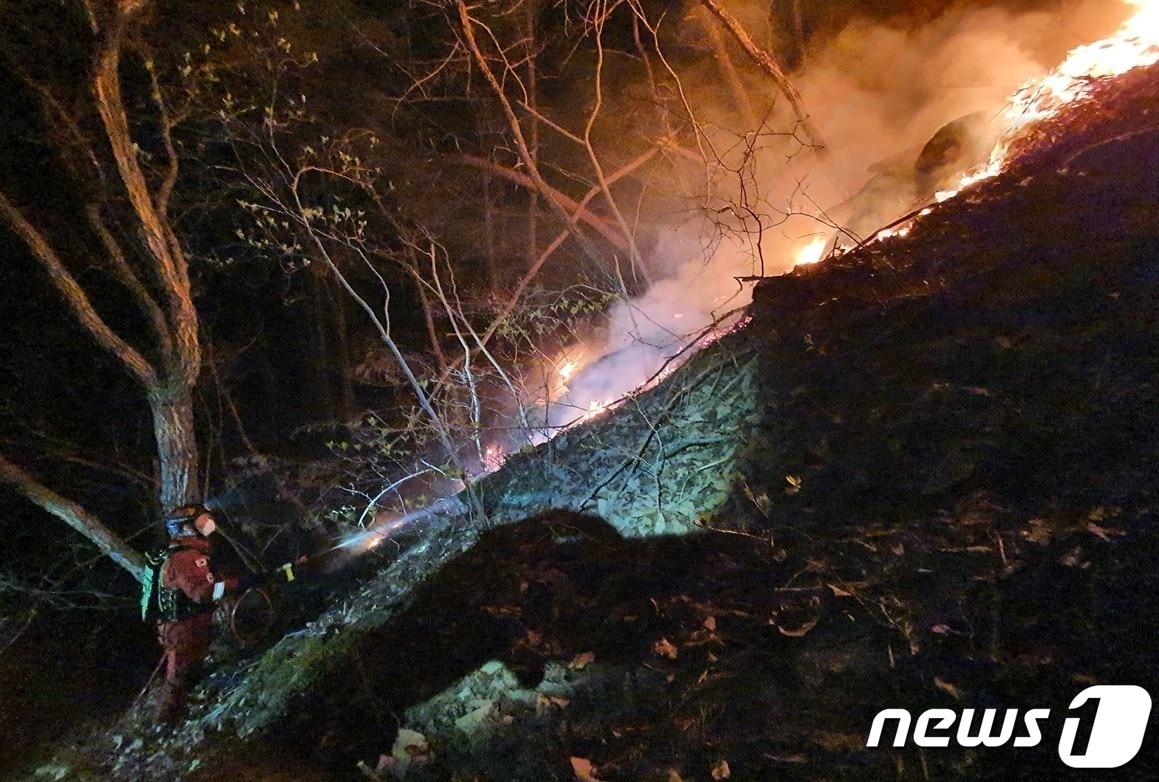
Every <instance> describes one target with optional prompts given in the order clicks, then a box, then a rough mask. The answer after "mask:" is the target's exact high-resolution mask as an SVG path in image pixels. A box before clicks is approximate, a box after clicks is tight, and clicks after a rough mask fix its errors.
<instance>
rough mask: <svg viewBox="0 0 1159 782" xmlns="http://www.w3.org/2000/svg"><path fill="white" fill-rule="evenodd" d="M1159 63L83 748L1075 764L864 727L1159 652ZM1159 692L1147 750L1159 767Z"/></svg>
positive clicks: (122, 752)
mask: <svg viewBox="0 0 1159 782" xmlns="http://www.w3.org/2000/svg"><path fill="white" fill-rule="evenodd" d="M1157 79H1159V68H1150V69H1146V70H1139V71H1135V72H1132V73H1130V74H1128V75H1127V76H1126V77H1123V78H1121V79H1118V80H1117V81H1115V82H1114V83H1107V84H1102V85H1097V86H1096V87H1095V89H1094V90H1093V95H1092V97H1091V98H1090V99H1089V100H1088V101H1086V102H1084V103H1082V104H1079V105H1076V106H1074V107H1072V109H1070V110H1068V111H1067V112H1066V113H1064V114H1063V115H1061V116H1060V117H1058V118H1056V119H1055V120H1052V121H1050V122H1049V123H1047V124H1046V125H1044V126H1042V127H1041V128H1039V131H1038V133H1037V135H1036V136H1035V137H1034V138H1031V139H1028V140H1026V141H1025V142H1024V143H1023V145H1022V147H1021V149H1020V150H1019V151H1018V153H1017V156H1016V158H1015V160H1014V162H1013V164H1012V165H1011V166H1010V167H1009V169H1008V170H1007V171H1006V172H1005V173H1003V174H1002V175H1000V176H999V177H997V178H995V179H992V180H989V181H987V182H984V183H981V184H980V185H979V186H977V187H976V188H974V189H972V190H970V191H967V192H966V193H963V194H962V195H961V196H959V197H958V198H956V199H954V200H952V201H950V202H947V203H946V204H943V205H941V206H940V207H938V208H936V209H935V210H934V211H933V212H932V213H931V214H930V215H928V216H927V217H924V218H923V219H921V220H920V221H919V222H917V223H916V224H914V225H913V226H912V229H911V230H910V232H909V234H908V236H906V237H904V238H901V237H899V238H895V239H890V240H886V241H882V242H878V243H875V244H871V245H868V246H866V247H863V248H860V249H858V250H857V251H855V252H853V253H850V254H848V255H845V256H842V257H841V258H839V259H834V260H830V261H828V262H826V263H824V264H822V265H819V266H817V267H810V268H808V269H805V270H801V271H798V272H797V273H794V274H791V275H787V276H784V277H780V278H776V279H771V280H768V281H766V282H764V283H763V284H762V285H761V286H760V287H759V288H758V291H757V295H756V298H755V301H754V304H753V306H752V308H751V316H752V320H751V323H750V324H749V325H748V326H747V327H746V328H745V329H743V330H741V331H738V332H736V333H734V334H732V335H729V336H728V337H725V338H724V339H722V340H721V341H719V342H717V343H716V344H714V345H713V346H711V347H710V348H707V349H705V350H704V351H702V352H701V353H700V354H698V355H697V356H696V357H695V358H694V359H693V360H691V361H690V362H689V363H688V364H687V365H685V366H684V367H682V368H681V369H680V370H679V371H678V372H676V373H675V374H674V375H673V376H672V377H671V378H670V379H669V380H668V381H666V382H665V383H664V384H662V385H660V386H658V387H657V388H655V389H653V390H652V391H649V392H648V393H646V394H642V395H641V396H639V397H638V398H636V399H634V400H631V401H630V402H629V403H627V404H625V405H624V406H623V407H621V408H620V409H619V410H617V411H615V412H614V413H612V414H610V415H608V416H606V417H604V418H602V419H599V420H596V421H593V422H591V423H589V424H587V425H584V426H582V427H579V428H577V429H575V430H572V431H570V432H568V433H566V434H565V435H563V436H561V437H560V438H557V439H556V440H555V441H553V442H552V443H550V444H547V445H545V446H543V447H541V448H540V449H538V450H536V451H535V452H533V453H527V454H520V455H516V456H515V457H513V458H512V459H511V460H510V461H509V462H508V463H507V465H505V467H504V468H503V470H501V471H500V472H499V473H497V474H495V475H494V476H491V477H490V478H488V479H487V480H485V481H483V482H481V483H480V484H479V489H480V492H481V496H482V501H483V504H484V506H485V508H486V510H487V513H488V518H489V528H488V529H486V530H480V529H479V527H478V525H472V524H470V523H469V522H468V520H467V519H466V518H465V517H464V515H463V513H462V505H461V504H458V503H454V502H449V503H446V504H444V505H443V506H441V507H440V509H439V510H440V512H439V513H436V514H433V515H432V517H431V518H430V519H428V520H427V521H426V522H425V523H424V525H423V526H422V528H421V530H420V534H419V536H418V538H417V540H416V541H414V542H412V543H411V544H410V545H409V546H408V547H406V548H404V549H403V550H402V552H401V554H400V555H399V556H398V558H397V559H395V560H394V561H393V562H391V563H389V564H388V565H386V566H385V567H384V568H383V569H381V570H380V571H378V572H377V573H376V575H375V576H374V577H373V578H370V579H369V580H368V581H367V582H366V583H364V584H363V585H362V586H360V587H359V588H358V589H357V590H355V591H354V592H352V593H350V594H349V595H347V596H346V598H345V599H344V600H341V601H339V602H338V603H337V604H335V605H332V606H331V607H330V608H329V609H328V610H327V611H326V612H325V613H323V614H322V615H321V616H319V617H317V618H315V619H314V620H313V621H311V622H310V623H308V624H307V625H305V626H304V627H303V628H301V629H300V630H298V631H297V632H295V633H292V634H290V635H287V636H286V637H285V638H283V639H281V640H280V641H279V642H278V643H277V644H275V645H274V646H273V647H272V648H270V649H268V650H267V651H265V653H264V654H263V655H262V656H261V657H259V658H256V659H251V660H247V661H244V662H242V663H237V664H235V665H233V666H225V667H223V668H221V669H220V670H219V671H218V672H217V673H216V674H215V675H214V676H213V677H212V678H211V679H210V681H209V682H208V683H207V685H206V688H205V689H206V699H205V702H204V703H202V704H201V705H200V706H198V707H197V709H196V710H195V712H194V714H193V715H192V718H191V720H190V722H189V723H188V724H187V725H186V726H185V727H184V728H183V729H182V731H180V732H179V733H178V734H176V735H173V736H167V737H161V736H158V735H156V734H146V735H144V736H142V739H141V741H140V742H132V741H131V740H129V739H125V740H123V741H121V742H114V741H113V739H112V737H113V736H114V735H117V736H128V735H130V733H129V732H130V731H133V730H136V729H137V728H139V727H140V724H141V723H140V719H139V717H138V716H136V715H132V714H131V715H128V716H127V717H126V718H125V721H124V722H123V724H121V725H119V726H115V727H113V728H111V729H104V730H102V731H101V732H99V733H98V734H97V735H95V736H94V737H90V738H89V739H88V740H87V741H86V742H84V743H82V744H81V745H80V747H79V748H78V749H77V750H75V751H71V752H70V751H66V750H62V751H61V753H60V756H59V758H58V761H59V763H60V764H61V765H60V768H64V767H66V766H67V767H68V768H70V769H71V770H72V771H73V772H74V773H76V774H81V775H83V773H85V772H83V771H82V769H91V773H93V774H97V775H107V774H111V775H114V776H119V777H121V778H133V779H141V778H156V779H173V778H177V777H188V778H198V779H220V778H246V777H247V776H248V777H250V778H279V777H281V778H287V779H289V778H295V779H310V778H334V777H337V778H346V777H353V776H357V775H359V771H358V770H357V767H356V764H357V763H358V762H360V761H362V762H364V764H366V770H365V772H363V773H364V774H365V775H373V774H376V773H377V774H379V775H380V776H381V778H384V779H385V778H391V776H390V775H391V773H392V769H393V771H394V772H401V770H402V769H403V768H404V767H408V766H409V768H408V770H407V775H406V778H407V779H418V780H425V779H431V780H436V779H439V780H445V779H452V778H456V779H495V780H499V779H503V780H517V779H526V780H546V779H573V778H576V777H577V776H579V778H584V777H583V776H582V775H581V774H580V772H583V773H586V774H588V775H589V776H588V778H596V779H601V780H619V779H624V780H636V779H658V780H673V779H685V780H698V779H716V778H725V777H724V774H725V773H726V771H725V769H726V767H727V773H728V774H730V775H731V777H730V778H733V779H745V780H762V779H773V778H777V779H784V778H788V779H838V778H840V779H848V778H868V779H876V778H890V779H894V778H901V779H923V778H932V777H944V776H947V775H950V776H953V775H961V776H968V777H969V778H972V779H979V778H992V779H1008V778H1011V777H1024V778H1043V779H1057V778H1059V775H1060V773H1062V772H1063V771H1065V770H1066V769H1065V768H1064V767H1063V766H1062V765H1061V764H1060V762H1059V761H1058V758H1057V757H1056V756H1055V749H1054V747H1055V746H1056V745H1057V738H1055V737H1054V735H1052V734H1049V733H1048V735H1047V740H1046V741H1044V742H1043V744H1042V745H1041V746H1040V747H1039V748H1036V749H1025V750H978V751H968V750H953V749H950V750H943V751H937V752H925V751H921V750H917V749H914V748H905V749H897V750H895V749H892V748H888V749H886V748H882V749H866V748H865V739H866V736H867V733H868V729H869V725H870V723H871V721H872V718H873V715H874V713H876V712H877V711H878V710H880V709H882V708H886V707H898V706H904V707H908V708H911V709H914V710H917V711H920V710H923V709H927V708H931V707H935V706H945V707H949V708H955V709H960V708H964V707H977V708H985V707H998V706H1001V707H1009V708H1031V707H1044V708H1051V709H1052V710H1054V711H1056V712H1058V713H1061V712H1062V711H1064V710H1065V709H1066V706H1067V704H1068V702H1069V700H1070V698H1071V697H1073V695H1075V694H1076V693H1077V692H1079V691H1080V690H1081V689H1083V687H1085V686H1087V685H1088V684H1090V683H1114V684H1138V685H1142V686H1145V687H1151V686H1152V685H1154V684H1155V683H1156V682H1155V678H1156V677H1155V674H1154V673H1153V672H1152V668H1153V662H1154V660H1155V659H1159V658H1157V655H1159V619H1156V617H1159V529H1157V528H1156V522H1157V518H1156V514H1157V512H1159V505H1157V497H1156V492H1157V490H1159V480H1157V477H1156V476H1157V475H1159V387H1157V383H1159V381H1157V378H1159V328H1157V325H1159V324H1157V323H1156V318H1157V315H1156V312H1157V311H1159V307H1157V305H1159V296H1157V293H1159V206H1157V204H1159V177H1156V174H1155V172H1156V171H1159V95H1157V90H1156V86H1155V85H1156V84H1157V83H1159V81H1157ZM516 522H518V523H516ZM688 533H691V534H688ZM1152 691H1153V692H1155V690H1154V689H1152ZM1153 722H1154V718H1153ZM1154 728H1155V726H1154V725H1152V726H1151V736H1150V740H1149V742H1148V743H1147V744H1145V745H1144V751H1143V754H1142V755H1141V756H1140V757H1139V758H1137V759H1136V760H1135V761H1134V762H1133V763H1132V764H1131V765H1130V766H1128V767H1127V768H1126V769H1124V770H1121V771H1120V772H1116V773H1117V774H1118V776H1117V777H1116V778H1118V779H1124V778H1132V777H1135V778H1140V779H1143V778H1153V777H1154V775H1155V774H1156V772H1157V771H1159V765H1156V758H1155V757H1154V754H1155V740H1154V739H1155V736H1154ZM408 746H409V747H410V750H408V749H407V747H408ZM392 748H393V749H394V750H395V751H394V753H393V754H392V751H391V750H392ZM380 755H381V756H382V757H381V758H380ZM588 764H590V766H589V765H588ZM376 767H378V768H380V771H378V772H376V771H375V770H374V769H375V768H376Z"/></svg>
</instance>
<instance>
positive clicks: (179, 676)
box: [156, 505, 289, 723]
mask: <svg viewBox="0 0 1159 782" xmlns="http://www.w3.org/2000/svg"><path fill="white" fill-rule="evenodd" d="M216 527H217V524H216V522H215V521H214V518H213V514H212V513H211V512H210V511H209V509H208V508H206V507H205V506H203V505H185V506H182V507H180V508H176V509H174V510H173V511H172V512H170V513H169V514H168V515H167V516H166V517H165V529H166V532H167V533H168V534H169V548H168V550H167V551H166V552H165V555H164V562H163V563H162V564H161V566H160V573H159V577H158V582H159V583H158V587H159V589H158V594H157V596H156V599H157V604H158V606H159V616H160V618H159V620H158V622H157V637H158V640H159V641H160V642H161V647H162V649H163V650H164V655H165V680H164V682H163V684H162V687H161V697H160V699H159V700H158V702H157V711H156V716H157V719H158V721H159V722H164V723H172V722H174V721H175V720H176V719H177V717H178V716H179V715H180V713H181V711H182V707H183V706H184V703H185V695H186V692H187V691H188V689H189V687H190V686H191V685H192V684H193V683H194V682H195V681H196V679H197V676H198V674H199V673H200V668H201V665H202V663H203V661H204V660H205V656H206V654H207V653H208V652H209V642H210V640H211V639H212V631H213V609H214V607H215V606H216V604H217V602H218V601H220V600H221V599H222V598H223V597H224V596H225V595H227V594H231V593H238V592H244V591H245V590H246V589H248V588H249V587H251V586H253V585H254V584H256V583H257V582H258V581H259V580H260V579H261V578H262V577H261V576H260V575H258V574H249V575H246V576H243V577H241V578H224V577H222V576H221V575H220V574H219V573H217V572H216V571H215V569H214V567H213V564H212V557H211V555H212V550H213V545H212V540H211V536H212V535H213V532H214V530H215V529H216ZM288 577H289V576H288V575H287V578H288Z"/></svg>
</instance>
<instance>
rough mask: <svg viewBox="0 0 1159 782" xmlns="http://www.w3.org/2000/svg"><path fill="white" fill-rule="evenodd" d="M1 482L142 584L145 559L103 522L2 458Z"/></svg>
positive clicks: (0, 466) (0, 461)
mask: <svg viewBox="0 0 1159 782" xmlns="http://www.w3.org/2000/svg"><path fill="white" fill-rule="evenodd" d="M0 482H3V483H6V484H8V485H10V486H12V487H13V488H14V489H16V491H18V492H20V493H21V494H23V495H24V496H25V497H26V498H27V499H28V500H29V501H30V502H32V503H34V504H35V505H38V506H40V507H41V508H43V509H44V510H46V511H48V512H49V513H51V514H52V515H54V516H56V517H57V518H59V519H60V520H62V521H63V522H64V523H65V524H68V525H69V526H70V527H72V528H73V529H74V530H76V531H77V532H79V533H80V534H82V535H84V536H85V537H86V538H88V539H89V541H90V542H92V543H93V545H95V546H96V547H97V548H99V549H100V550H101V552H102V553H104V554H106V555H108V557H109V558H110V559H112V560H113V561H114V562H116V563H117V564H118V565H120V566H121V567H123V568H124V569H125V570H127V571H129V573H131V574H132V576H133V578H135V579H137V580H138V581H140V580H142V579H143V578H144V574H145V558H144V557H143V556H141V554H140V553H139V552H138V551H137V550H136V549H134V548H132V547H131V546H129V544H127V543H125V541H123V540H122V539H121V538H120V537H119V536H118V535H117V534H116V533H115V532H113V531H112V530H111V529H109V528H108V527H106V526H105V525H104V524H103V523H102V522H101V520H100V519H98V518H97V517H96V516H94V515H93V514H91V513H89V512H88V511H87V510H85V509H84V508H82V507H81V506H80V505H77V504H76V503H75V502H72V501H71V500H67V499H65V498H64V497H62V496H60V495H59V494H57V493H56V492H54V491H52V490H51V489H49V488H48V487H46V486H44V485H43V484H42V483H40V482H39V481H37V480H36V479H35V478H33V477H32V476H31V475H29V474H28V473H27V472H25V471H24V470H23V469H21V468H20V467H17V466H16V465H15V464H13V463H12V462H10V461H8V459H6V458H5V457H4V456H3V455H0Z"/></svg>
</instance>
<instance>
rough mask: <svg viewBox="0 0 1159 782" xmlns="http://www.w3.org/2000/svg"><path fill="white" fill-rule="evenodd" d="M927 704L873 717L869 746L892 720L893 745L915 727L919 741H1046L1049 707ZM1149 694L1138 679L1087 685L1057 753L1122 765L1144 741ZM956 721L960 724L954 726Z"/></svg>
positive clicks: (1075, 763) (1094, 763)
mask: <svg viewBox="0 0 1159 782" xmlns="http://www.w3.org/2000/svg"><path fill="white" fill-rule="evenodd" d="M1001 711H1002V713H1001V716H1000V714H999V712H1000V710H999V709H983V710H982V711H981V713H979V712H978V710H976V709H962V710H961V712H957V711H954V710H953V709H927V710H926V711H923V712H922V713H921V714H919V715H918V717H917V719H916V720H914V719H913V717H912V715H911V714H910V713H909V711H907V710H906V709H883V710H881V711H879V712H878V713H877V716H875V717H874V718H873V726H872V727H871V728H870V730H869V739H868V740H867V741H866V742H865V745H866V746H867V747H877V746H880V745H881V741H882V737H883V735H884V734H885V732H886V728H887V726H889V725H890V724H891V723H893V725H894V727H895V729H894V733H893V742H892V744H893V746H894V747H904V746H905V745H906V742H907V741H908V740H909V739H910V736H911V734H910V728H911V727H912V728H913V734H912V737H913V743H914V745H915V746H918V747H928V748H936V747H948V746H950V744H951V742H953V743H955V744H957V745H958V746H960V747H1002V746H1006V745H1007V744H1010V745H1011V746H1014V747H1036V746H1038V745H1039V744H1040V743H1041V742H1042V735H1043V731H1042V727H1041V724H1042V723H1044V722H1046V721H1047V720H1049V719H1050V709H1030V710H1028V711H1026V712H1024V713H1022V715H1021V716H1022V718H1021V719H1019V713H1020V712H1019V710H1018V709H1004V710H1001ZM1150 715H1151V696H1150V695H1149V694H1148V693H1147V691H1146V690H1144V689H1143V688H1142V687H1136V686H1134V685H1109V684H1101V685H1097V686H1094V687H1088V688H1086V689H1085V690H1083V691H1082V692H1080V693H1079V694H1078V695H1076V696H1075V698H1074V700H1072V701H1071V702H1070V708H1069V711H1068V714H1067V715H1066V717H1065V719H1064V721H1063V724H1062V732H1061V736H1060V738H1059V743H1058V756H1059V758H1060V759H1061V760H1062V762H1063V763H1065V764H1066V765H1068V766H1070V767H1071V768H1118V767H1119V766H1122V765H1125V764H1126V763H1128V762H1130V760H1131V759H1132V758H1134V757H1135V755H1137V754H1138V753H1139V749H1140V748H1141V747H1142V746H1143V735H1144V734H1145V733H1146V732H1147V719H1148V717H1150ZM955 723H956V727H955Z"/></svg>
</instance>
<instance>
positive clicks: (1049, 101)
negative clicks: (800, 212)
mask: <svg viewBox="0 0 1159 782" xmlns="http://www.w3.org/2000/svg"><path fill="white" fill-rule="evenodd" d="M1123 2H1125V3H1127V4H1129V5H1132V6H1135V7H1136V8H1138V9H1139V10H1138V11H1137V12H1136V13H1135V15H1134V16H1132V17H1131V18H1130V19H1128V20H1127V21H1126V22H1124V23H1123V24H1122V25H1121V26H1120V27H1119V29H1118V30H1117V31H1116V32H1115V33H1114V34H1113V35H1111V36H1110V37H1108V38H1104V39H1102V40H1100V41H1096V42H1094V43H1090V44H1085V45H1083V46H1078V47H1076V48H1074V49H1071V51H1070V52H1069V53H1068V54H1067V56H1066V59H1064V60H1063V61H1062V63H1061V64H1059V65H1058V66H1057V67H1056V68H1055V69H1054V70H1052V71H1050V72H1049V73H1047V74H1046V75H1044V76H1041V77H1039V78H1037V79H1031V80H1030V81H1028V82H1026V83H1025V84H1023V85H1022V86H1021V87H1019V88H1018V89H1017V90H1016V91H1015V92H1014V93H1013V94H1012V95H1011V96H1010V97H1009V98H1008V99H1007V102H1006V108H1005V110H1004V111H1003V112H1002V113H1001V115H1000V121H1001V123H1002V128H1001V133H1000V135H999V138H998V142H997V143H996V144H995V145H994V149H993V150H992V151H991V153H990V159H989V161H988V162H987V163H985V164H983V165H982V166H979V167H978V168H976V169H974V170H972V171H967V172H965V173H964V174H963V175H962V176H961V178H960V180H959V182H958V187H957V188H956V189H952V190H943V191H939V192H937V193H935V195H934V199H935V200H936V201H937V202H938V203H939V204H940V203H944V202H945V201H949V200H950V199H952V198H954V197H956V196H957V195H958V194H959V193H960V192H962V191H963V190H965V189H966V188H968V187H970V186H971V185H973V184H976V183H977V182H981V181H982V180H985V179H989V178H991V177H994V176H997V175H998V174H1000V173H1002V171H1003V170H1004V169H1005V168H1006V165H1007V163H1008V161H1009V157H1010V151H1011V148H1012V147H1013V145H1014V142H1015V141H1017V140H1018V139H1019V138H1022V137H1023V136H1024V135H1025V134H1026V132H1027V131H1028V130H1029V129H1030V128H1031V127H1033V126H1034V125H1036V124H1038V123H1039V122H1042V121H1043V120H1046V119H1050V118H1051V117H1054V116H1056V115H1057V114H1058V113H1059V112H1060V111H1061V110H1062V109H1063V108H1064V107H1065V106H1067V105H1068V104H1071V103H1074V102H1075V101H1078V100H1081V99H1082V98H1084V97H1086V96H1087V94H1088V92H1089V91H1090V86H1091V83H1092V82H1094V81H1095V80H1098V79H1107V78H1114V77H1116V76H1121V75H1123V74H1124V73H1126V72H1127V71H1130V70H1134V69H1135V68H1142V67H1146V66H1149V65H1154V64H1155V63H1157V62H1159V0H1123ZM930 211H931V210H930V209H928V208H927V209H923V210H922V211H921V212H920V213H919V214H918V215H917V217H916V218H915V220H919V219H921V218H922V217H925V216H926V215H928V214H929V213H930ZM913 222H914V220H911V221H909V222H907V223H906V224H905V225H902V226H898V227H895V228H892V229H887V230H883V231H879V232H878V233H877V234H876V235H875V236H874V239H875V240H877V241H880V240H882V239H888V238H890V237H892V236H905V235H906V234H907V233H909V230H910V228H911V227H912V224H913ZM825 244H826V241H825V240H824V239H816V240H814V241H812V242H810V243H809V244H808V245H806V246H805V247H803V248H802V249H801V250H799V251H798V252H797V257H796V261H795V263H794V266H802V265H806V264H812V263H817V262H818V261H821V260H823V258H822V254H823V253H824V249H825Z"/></svg>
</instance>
